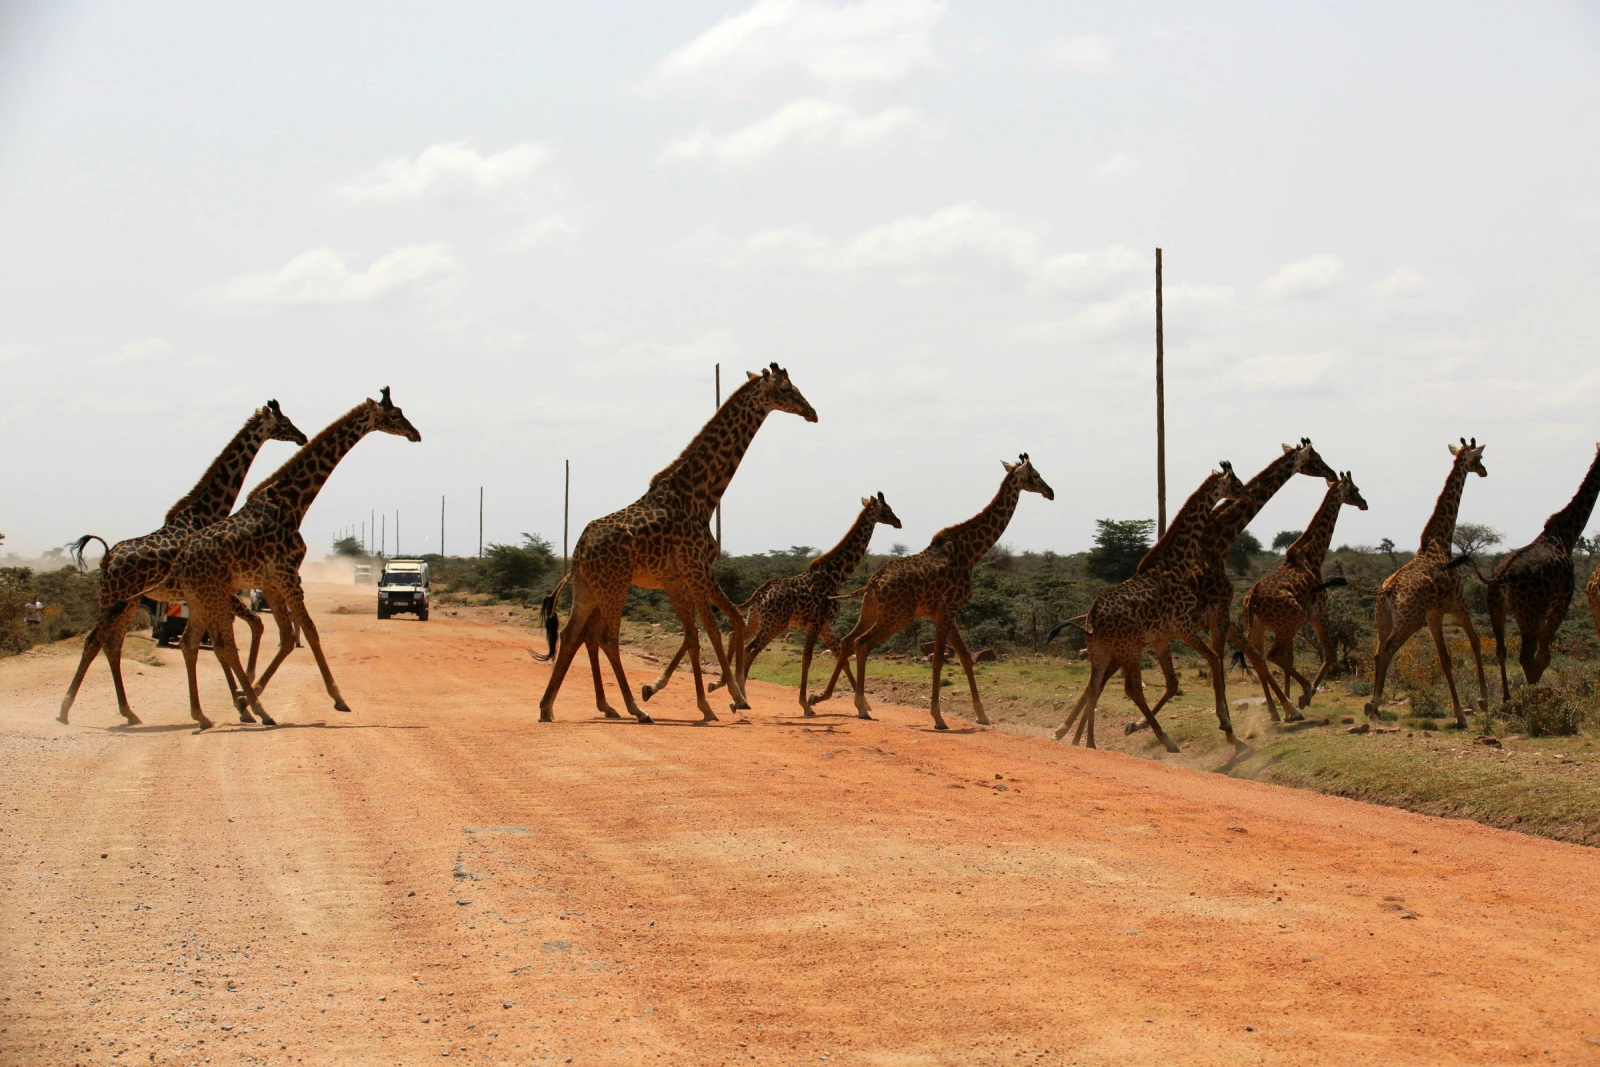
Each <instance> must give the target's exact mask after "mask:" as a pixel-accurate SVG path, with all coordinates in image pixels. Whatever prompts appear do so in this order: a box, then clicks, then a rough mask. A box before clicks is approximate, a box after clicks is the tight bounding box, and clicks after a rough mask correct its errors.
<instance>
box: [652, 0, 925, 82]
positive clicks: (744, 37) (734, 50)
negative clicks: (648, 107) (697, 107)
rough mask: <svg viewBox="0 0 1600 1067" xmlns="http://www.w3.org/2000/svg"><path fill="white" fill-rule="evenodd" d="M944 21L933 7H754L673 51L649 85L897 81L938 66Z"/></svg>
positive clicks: (767, 3) (782, 2) (791, 3)
mask: <svg viewBox="0 0 1600 1067" xmlns="http://www.w3.org/2000/svg"><path fill="white" fill-rule="evenodd" d="M943 15H944V4H942V3H938V2H936V0H862V2H860V3H855V4H830V3H826V2H824V0H756V3H755V4H754V5H752V6H751V7H749V8H747V9H746V10H745V11H743V12H741V13H740V14H737V15H734V16H732V17H731V18H728V19H724V20H723V21H722V22H719V23H717V24H716V25H715V26H713V27H711V28H710V29H709V30H706V31H705V32H704V33H702V34H700V36H698V37H696V38H695V39H694V40H692V41H690V42H689V43H688V44H686V45H683V46H682V47H681V48H678V49H676V50H675V51H673V52H672V53H671V54H670V55H668V56H667V57H666V58H665V59H663V60H662V61H661V62H660V63H658V64H657V65H656V67H655V69H654V70H653V71H652V76H651V80H652V81H653V82H654V83H656V84H657V85H662V86H693V87H698V88H713V89H718V90H721V91H723V92H733V91H736V90H738V89H740V88H742V87H743V86H745V85H747V84H748V83H750V82H753V81H758V80H762V79H766V78H769V77H772V76H775V75H776V76H782V75H786V74H796V73H798V74H802V75H804V76H806V77H808V78H811V79H813V80H815V81H818V82H821V83H823V84H827V85H852V84H860V83H877V84H883V83H888V82H895V81H900V80H902V79H904V78H906V77H907V76H909V75H910V74H911V73H912V72H913V71H915V70H917V69H918V68H919V67H924V66H927V65H929V64H931V63H932V62H933V61H934V53H933V43H932V34H933V27H934V25H935V24H936V23H937V22H938V21H939V19H940V18H941V17H942V16H943Z"/></svg>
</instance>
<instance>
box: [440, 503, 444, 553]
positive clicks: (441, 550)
mask: <svg viewBox="0 0 1600 1067" xmlns="http://www.w3.org/2000/svg"><path fill="white" fill-rule="evenodd" d="M439 558H440V559H443V558H444V494H443V493H440V494H439Z"/></svg>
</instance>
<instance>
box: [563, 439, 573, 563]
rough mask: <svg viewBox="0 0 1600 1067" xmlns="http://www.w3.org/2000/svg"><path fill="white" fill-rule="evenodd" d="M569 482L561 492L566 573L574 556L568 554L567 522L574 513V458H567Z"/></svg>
mask: <svg viewBox="0 0 1600 1067" xmlns="http://www.w3.org/2000/svg"><path fill="white" fill-rule="evenodd" d="M566 464H567V484H566V488H565V490H563V492H562V494H561V573H562V574H566V573H567V568H568V567H570V566H571V565H572V557H571V556H569V555H568V554H567V522H568V518H569V517H570V516H571V514H572V460H570V459H569V460H567V461H566Z"/></svg>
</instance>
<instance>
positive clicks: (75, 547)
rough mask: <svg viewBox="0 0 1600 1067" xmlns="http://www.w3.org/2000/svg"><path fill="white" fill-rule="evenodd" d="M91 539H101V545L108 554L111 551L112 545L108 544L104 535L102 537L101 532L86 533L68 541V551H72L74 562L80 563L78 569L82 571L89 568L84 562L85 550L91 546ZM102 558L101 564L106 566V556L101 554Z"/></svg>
mask: <svg viewBox="0 0 1600 1067" xmlns="http://www.w3.org/2000/svg"><path fill="white" fill-rule="evenodd" d="M90 541H99V542H100V545H101V547H103V548H104V549H105V550H106V554H107V555H109V554H110V552H111V546H110V545H108V544H106V539H105V538H104V537H101V536H100V535H99V534H84V535H83V536H82V537H80V538H78V539H77V540H76V541H68V542H67V551H69V552H71V553H72V562H74V563H76V564H77V565H78V570H80V571H87V570H88V569H89V568H88V567H87V566H85V565H84V562H83V550H84V549H86V548H88V547H89V542H90ZM100 560H101V565H102V566H104V565H105V556H101V557H100Z"/></svg>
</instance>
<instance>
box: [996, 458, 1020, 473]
mask: <svg viewBox="0 0 1600 1067" xmlns="http://www.w3.org/2000/svg"><path fill="white" fill-rule="evenodd" d="M1000 466H1002V467H1004V468H1005V469H1006V473H1007V474H1010V473H1011V472H1012V471H1014V470H1016V469H1017V464H1015V463H1007V462H1006V461H1005V460H1001V461H1000Z"/></svg>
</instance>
